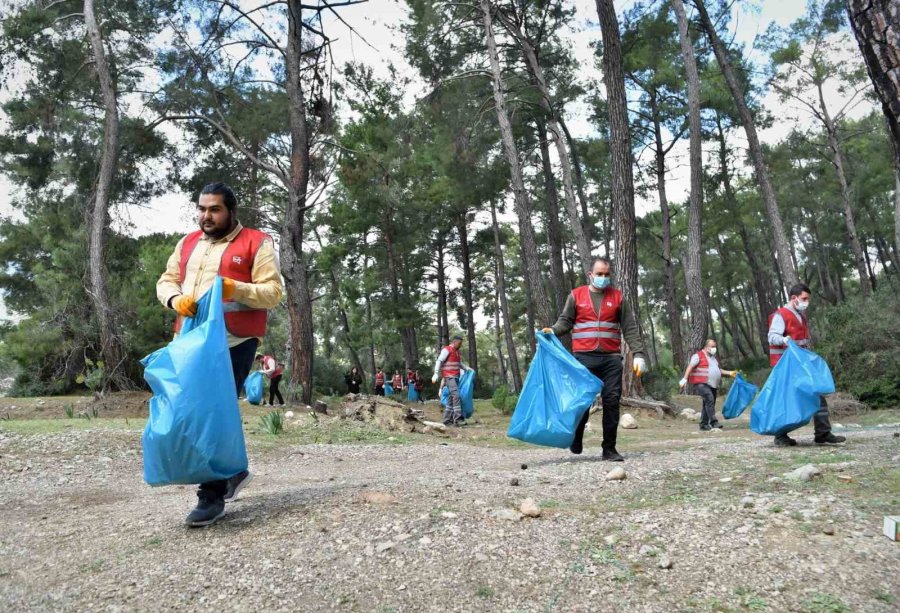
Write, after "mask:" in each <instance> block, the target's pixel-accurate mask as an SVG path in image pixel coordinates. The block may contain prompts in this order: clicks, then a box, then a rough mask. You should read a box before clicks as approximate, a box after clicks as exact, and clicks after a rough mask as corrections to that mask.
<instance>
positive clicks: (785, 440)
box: [775, 434, 797, 447]
mask: <svg viewBox="0 0 900 613" xmlns="http://www.w3.org/2000/svg"><path fill="white" fill-rule="evenodd" d="M775 446H776V447H796V446H797V441H795V440H794V439H792V438H791V437H789V436H788V435H787V434H782V435H781V436H776V437H775Z"/></svg>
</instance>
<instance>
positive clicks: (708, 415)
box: [694, 383, 719, 427]
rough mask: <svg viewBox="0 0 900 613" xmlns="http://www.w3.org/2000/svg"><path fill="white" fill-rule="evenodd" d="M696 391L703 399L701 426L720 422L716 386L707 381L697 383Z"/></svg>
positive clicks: (695, 385)
mask: <svg viewBox="0 0 900 613" xmlns="http://www.w3.org/2000/svg"><path fill="white" fill-rule="evenodd" d="M694 391H695V392H697V395H698V396H700V398H702V399H703V408H702V409H701V411H700V426H701V427H703V426H712V425H715V424H717V423H718V422H719V420H718V419H716V395H717V393H718V391H717V390H716V388H714V387H712V386H709V385H707V384H705V383H695V384H694Z"/></svg>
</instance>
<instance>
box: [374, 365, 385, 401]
mask: <svg viewBox="0 0 900 613" xmlns="http://www.w3.org/2000/svg"><path fill="white" fill-rule="evenodd" d="M375 395H376V396H384V368H382V367H379V368H378V372H376V373H375Z"/></svg>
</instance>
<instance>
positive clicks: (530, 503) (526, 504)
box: [519, 498, 541, 517]
mask: <svg viewBox="0 0 900 613" xmlns="http://www.w3.org/2000/svg"><path fill="white" fill-rule="evenodd" d="M519 512H520V513H521V514H522V515H524V516H526V517H540V516H541V507H539V506H538V505H537V503H536V502H535V501H534V499H533V498H526V499H525V500H523V501H522V504H520V505H519Z"/></svg>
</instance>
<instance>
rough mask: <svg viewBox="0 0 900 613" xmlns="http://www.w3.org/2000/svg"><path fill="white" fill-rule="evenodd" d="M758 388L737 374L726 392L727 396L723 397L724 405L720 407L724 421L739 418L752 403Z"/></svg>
mask: <svg viewBox="0 0 900 613" xmlns="http://www.w3.org/2000/svg"><path fill="white" fill-rule="evenodd" d="M758 391H759V388H758V387H757V386H755V385H753V384H752V383H750V382H749V381H745V380H744V378H743V377H742V376H741V375H740V374H738V375H736V376H735V377H734V382H733V383H732V384H731V389H730V390H728V396H726V397H725V405H724V406H723V407H722V415H724V416H725V419H734V418H735V417H738V416H740V414H741V413H743V412H744V410H745V409H746V408H747V407H749V406H750V403H751V402H753V398H754V397H755V396H756V392H758Z"/></svg>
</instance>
